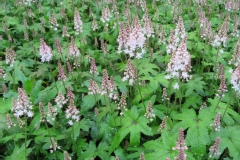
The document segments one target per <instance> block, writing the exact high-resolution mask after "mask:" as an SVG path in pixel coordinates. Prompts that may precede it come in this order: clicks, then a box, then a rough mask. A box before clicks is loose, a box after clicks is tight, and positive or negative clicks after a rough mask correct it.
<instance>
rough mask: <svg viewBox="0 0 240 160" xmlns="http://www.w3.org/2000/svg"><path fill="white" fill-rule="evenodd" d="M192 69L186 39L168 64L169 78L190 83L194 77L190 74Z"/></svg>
mask: <svg viewBox="0 0 240 160" xmlns="http://www.w3.org/2000/svg"><path fill="white" fill-rule="evenodd" d="M191 68H192V66H191V56H190V54H189V52H188V51H187V46H186V37H185V38H184V40H183V41H182V43H181V44H180V45H179V46H178V48H177V50H176V51H175V52H173V54H172V57H171V59H170V62H169V63H168V64H167V72H169V74H168V75H169V78H174V77H176V78H178V79H183V80H186V81H188V79H191V77H192V76H190V75H189V74H188V73H189V72H190V71H191Z"/></svg>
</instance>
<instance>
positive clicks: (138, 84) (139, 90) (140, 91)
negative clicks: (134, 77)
mask: <svg viewBox="0 0 240 160" xmlns="http://www.w3.org/2000/svg"><path fill="white" fill-rule="evenodd" d="M137 85H138V90H139V93H140V96H141V100H142V103H143V106H144V109H145V110H146V106H145V104H144V101H143V96H142V92H141V89H140V85H139V84H137Z"/></svg>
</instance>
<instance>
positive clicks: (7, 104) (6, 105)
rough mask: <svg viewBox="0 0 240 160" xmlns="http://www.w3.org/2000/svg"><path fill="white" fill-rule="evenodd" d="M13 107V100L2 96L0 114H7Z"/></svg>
mask: <svg viewBox="0 0 240 160" xmlns="http://www.w3.org/2000/svg"><path fill="white" fill-rule="evenodd" d="M11 108H12V100H11V99H4V98H0V114H1V113H3V114H6V113H8V111H9V110H10V109H11Z"/></svg>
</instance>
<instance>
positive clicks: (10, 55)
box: [6, 48, 16, 67]
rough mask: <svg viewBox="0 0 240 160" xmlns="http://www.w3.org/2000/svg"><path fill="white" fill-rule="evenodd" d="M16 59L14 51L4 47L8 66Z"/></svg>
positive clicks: (11, 65)
mask: <svg viewBox="0 0 240 160" xmlns="http://www.w3.org/2000/svg"><path fill="white" fill-rule="evenodd" d="M15 59H16V52H15V51H14V50H13V49H12V48H10V49H8V48H6V64H10V67H13V65H14V62H15Z"/></svg>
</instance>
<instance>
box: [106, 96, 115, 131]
mask: <svg viewBox="0 0 240 160" xmlns="http://www.w3.org/2000/svg"><path fill="white" fill-rule="evenodd" d="M104 100H105V103H106V106H107V100H106V95H104ZM109 107H110V112H112V115H113V121H114V123H115V127H116V126H117V123H116V121H115V118H114V112H113V109H112V106H111V103H110V100H109Z"/></svg>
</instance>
